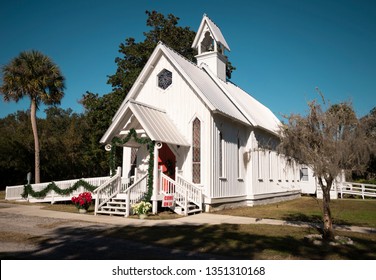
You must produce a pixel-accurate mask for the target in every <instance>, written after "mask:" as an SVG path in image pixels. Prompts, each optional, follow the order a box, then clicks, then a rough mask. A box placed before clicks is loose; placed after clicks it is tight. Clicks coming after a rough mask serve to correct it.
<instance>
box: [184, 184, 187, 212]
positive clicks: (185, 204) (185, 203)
mask: <svg viewBox="0 0 376 280" xmlns="http://www.w3.org/2000/svg"><path fill="white" fill-rule="evenodd" d="M184 209H185V213H184V214H185V216H188V189H185V199H184Z"/></svg>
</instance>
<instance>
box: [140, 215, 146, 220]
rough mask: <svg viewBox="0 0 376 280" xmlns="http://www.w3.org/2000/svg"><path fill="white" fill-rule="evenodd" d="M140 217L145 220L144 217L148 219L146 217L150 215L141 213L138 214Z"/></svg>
mask: <svg viewBox="0 0 376 280" xmlns="http://www.w3.org/2000/svg"><path fill="white" fill-rule="evenodd" d="M138 217H139V218H140V219H141V220H144V219H146V218H147V217H148V215H147V214H140V215H138Z"/></svg>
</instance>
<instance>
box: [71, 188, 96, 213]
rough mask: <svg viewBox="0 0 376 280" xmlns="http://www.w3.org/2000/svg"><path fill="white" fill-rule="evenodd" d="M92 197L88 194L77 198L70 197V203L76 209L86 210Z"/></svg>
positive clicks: (85, 193) (84, 193) (81, 194)
mask: <svg viewBox="0 0 376 280" xmlns="http://www.w3.org/2000/svg"><path fill="white" fill-rule="evenodd" d="M92 200H93V199H92V196H91V193H89V192H83V193H80V194H79V195H78V197H72V199H71V201H72V203H73V204H74V205H75V206H76V207H77V208H78V209H86V210H87V209H88V208H89V206H90V204H91V202H92Z"/></svg>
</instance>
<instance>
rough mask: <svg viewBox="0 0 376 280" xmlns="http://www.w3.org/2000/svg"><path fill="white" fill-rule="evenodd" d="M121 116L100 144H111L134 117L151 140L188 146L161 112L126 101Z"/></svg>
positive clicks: (132, 101)
mask: <svg viewBox="0 0 376 280" xmlns="http://www.w3.org/2000/svg"><path fill="white" fill-rule="evenodd" d="M121 115H122V116H123V117H122V118H117V119H116V120H115V121H114V122H112V124H111V126H110V128H109V129H108V130H107V132H106V133H105V135H104V136H103V137H102V139H101V141H100V142H101V143H108V142H111V140H112V138H113V137H114V136H117V135H116V134H119V133H120V131H121V130H123V129H124V130H126V129H128V128H127V123H129V122H131V120H132V118H133V117H135V118H136V120H137V123H139V124H140V126H141V128H142V129H144V130H145V132H146V134H147V135H148V136H149V137H150V139H151V140H153V141H160V142H163V143H169V144H175V145H181V146H189V143H188V141H187V140H186V139H185V138H184V136H183V135H182V134H181V133H180V132H179V130H178V129H177V128H176V126H175V125H174V123H173V122H172V120H171V119H170V118H169V117H168V115H167V114H166V112H165V111H163V110H160V109H158V108H154V107H152V106H150V105H147V104H144V103H141V102H136V101H134V100H128V102H127V103H126V106H125V107H124V109H123V114H121Z"/></svg>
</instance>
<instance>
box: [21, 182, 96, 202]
mask: <svg viewBox="0 0 376 280" xmlns="http://www.w3.org/2000/svg"><path fill="white" fill-rule="evenodd" d="M79 187H84V189H86V190H88V191H89V192H93V191H94V190H95V189H96V188H97V187H96V186H93V185H91V184H89V183H88V182H85V181H84V180H82V179H81V180H78V181H77V182H76V183H74V184H73V186H71V187H70V188H68V189H60V188H59V187H58V186H57V185H56V184H55V183H54V182H51V183H49V184H48V185H47V187H45V188H44V189H43V190H41V191H38V192H36V191H34V190H33V188H32V186H31V185H30V184H28V185H25V186H24V191H23V193H22V194H21V196H22V197H23V198H27V197H28V196H29V195H30V196H32V197H35V198H43V197H45V196H46V195H47V193H48V192H50V191H54V192H56V193H57V194H60V195H68V194H70V193H73V192H74V191H75V190H77V189H78V188H79Z"/></svg>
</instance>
